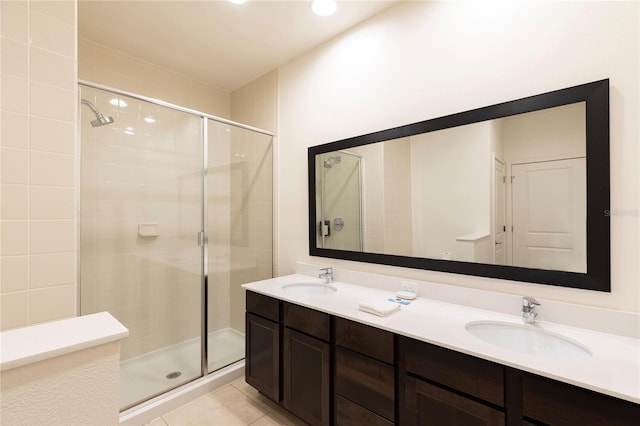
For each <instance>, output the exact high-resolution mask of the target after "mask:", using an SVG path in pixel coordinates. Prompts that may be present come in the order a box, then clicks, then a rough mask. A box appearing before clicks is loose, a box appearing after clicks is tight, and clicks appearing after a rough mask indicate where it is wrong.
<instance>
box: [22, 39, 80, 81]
mask: <svg viewBox="0 0 640 426" xmlns="http://www.w3.org/2000/svg"><path fill="white" fill-rule="evenodd" d="M73 66H74V60H73V58H72V57H69V56H64V55H60V54H58V53H53V52H51V51H48V50H44V49H39V48H36V47H32V48H31V49H29V70H30V72H31V81H37V82H40V83H45V84H49V85H52V86H56V87H59V88H62V89H67V90H70V91H72V90H73V88H74V86H75V84H76V82H75V79H74V78H73V77H74V76H73V74H71V73H69V69H72V68H73Z"/></svg>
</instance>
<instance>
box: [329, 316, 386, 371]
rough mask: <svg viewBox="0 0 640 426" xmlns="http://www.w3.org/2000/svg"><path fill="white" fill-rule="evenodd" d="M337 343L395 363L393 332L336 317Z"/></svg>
mask: <svg viewBox="0 0 640 426" xmlns="http://www.w3.org/2000/svg"><path fill="white" fill-rule="evenodd" d="M336 345H339V346H342V347H344V348H347V349H351V350H353V351H356V352H360V353H361V354H365V355H368V356H370V357H372V358H375V359H379V360H380V361H384V362H386V363H388V364H393V361H394V356H393V333H390V332H388V331H384V330H380V329H379V328H375V327H371V326H368V325H364V324H360V323H357V322H354V321H349V320H346V319H344V318H336Z"/></svg>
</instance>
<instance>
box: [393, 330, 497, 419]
mask: <svg viewBox="0 0 640 426" xmlns="http://www.w3.org/2000/svg"><path fill="white" fill-rule="evenodd" d="M400 347H401V350H400V370H401V371H400V380H401V381H402V385H401V386H402V392H401V394H402V401H401V407H400V413H401V414H400V423H401V424H403V425H404V424H406V425H461V426H467V425H469V426H473V425H504V424H505V422H506V416H505V411H504V399H505V398H504V394H505V388H504V367H503V366H501V365H499V364H495V363H492V362H489V361H485V360H482V359H479V358H475V357H472V356H469V355H465V354H462V353H459V352H455V351H451V350H449V349H445V348H441V347H438V346H435V345H431V344H428V343H425V342H420V341H417V340H414V339H409V338H405V337H402V338H400Z"/></svg>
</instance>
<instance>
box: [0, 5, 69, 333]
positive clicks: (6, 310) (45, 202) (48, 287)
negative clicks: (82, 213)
mask: <svg viewBox="0 0 640 426" xmlns="http://www.w3.org/2000/svg"><path fill="white" fill-rule="evenodd" d="M0 19H2V23H1V30H0V34H1V37H0V46H1V47H2V49H1V51H0V55H1V66H0V81H1V85H2V86H1V88H0V89H1V90H0V92H1V93H2V95H1V103H0V114H1V120H2V121H1V123H2V125H1V126H0V127H1V128H2V131H1V139H0V145H1V146H2V154H1V155H2V158H1V164H2V173H1V181H2V192H1V193H0V197H1V201H2V202H1V204H2V208H1V221H0V225H1V233H2V238H1V239H2V246H1V249H2V251H1V265H2V266H1V267H2V272H1V281H0V305H1V307H2V310H1V311H0V329H7V328H13V327H19V326H24V325H28V324H33V323H37V322H42V321H51V320H55V319H60V318H65V317H71V316H74V315H75V314H76V266H75V253H76V234H75V223H76V216H75V215H76V214H75V206H76V202H75V184H76V183H75V170H76V165H77V157H76V151H75V147H76V133H75V125H76V111H77V110H76V85H75V81H76V68H77V67H76V35H75V33H76V5H75V2H74V1H64V0H63V1H57V2H34V1H2V2H0Z"/></svg>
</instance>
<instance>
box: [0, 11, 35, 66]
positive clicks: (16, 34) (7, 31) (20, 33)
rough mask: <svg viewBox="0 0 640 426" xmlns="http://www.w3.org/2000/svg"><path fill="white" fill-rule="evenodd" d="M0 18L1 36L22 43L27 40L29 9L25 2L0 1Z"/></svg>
mask: <svg viewBox="0 0 640 426" xmlns="http://www.w3.org/2000/svg"><path fill="white" fill-rule="evenodd" d="M0 19H1V22H0V31H1V34H2V37H7V38H10V39H13V40H16V41H20V42H22V43H28V42H29V11H28V9H27V2H18V1H2V2H0ZM3 62H4V61H3Z"/></svg>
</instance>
